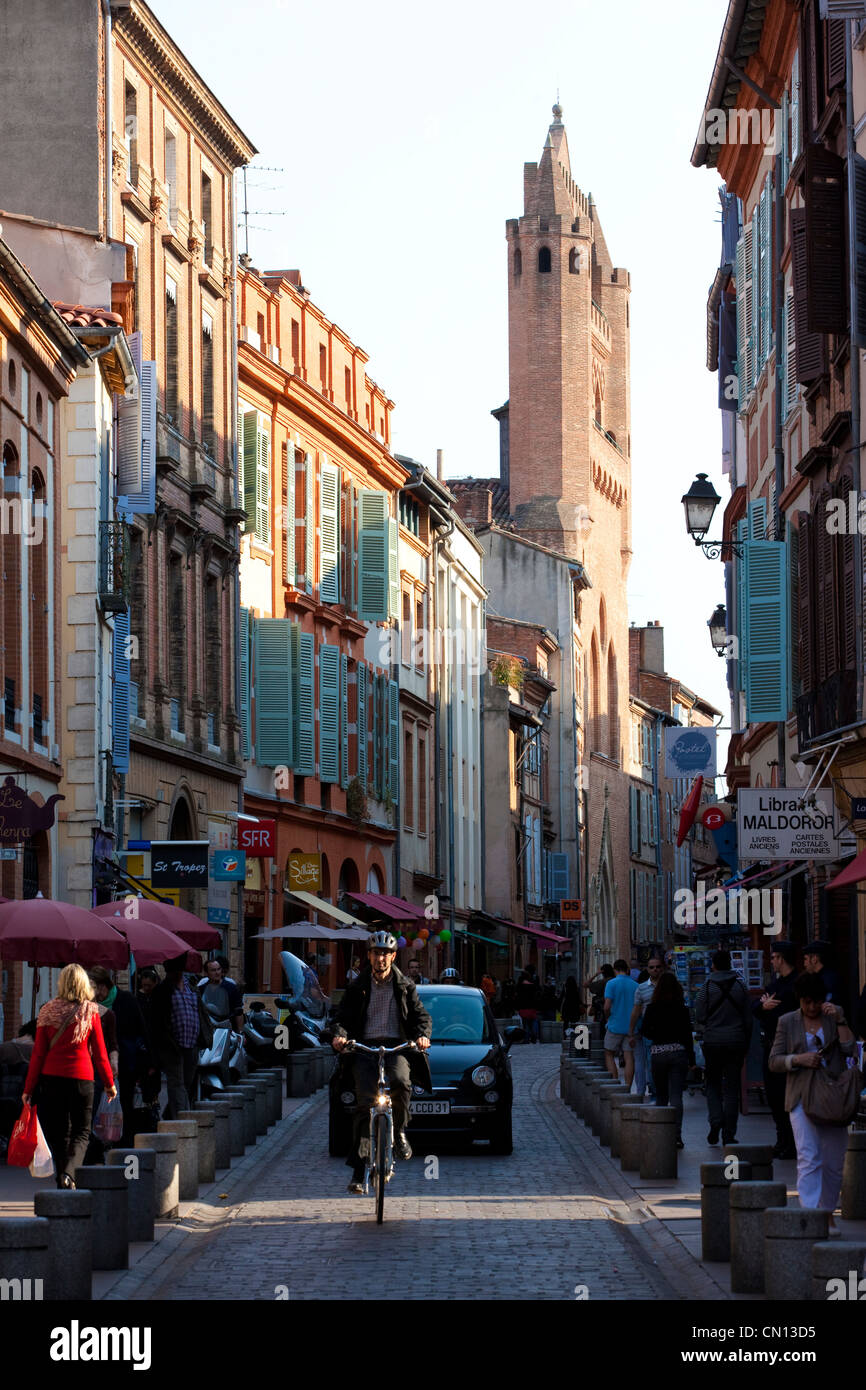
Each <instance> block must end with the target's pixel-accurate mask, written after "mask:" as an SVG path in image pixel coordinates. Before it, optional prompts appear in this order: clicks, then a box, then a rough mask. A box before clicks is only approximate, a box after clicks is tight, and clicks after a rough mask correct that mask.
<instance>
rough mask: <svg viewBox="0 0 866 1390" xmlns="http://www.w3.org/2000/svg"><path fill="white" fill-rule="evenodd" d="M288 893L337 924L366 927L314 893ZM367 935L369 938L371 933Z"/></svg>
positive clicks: (287, 890)
mask: <svg viewBox="0 0 866 1390" xmlns="http://www.w3.org/2000/svg"><path fill="white" fill-rule="evenodd" d="M286 893H287V894H288V896H289V897H290V898H297V899H298V901H299V902H302V903H303V904H304V907H308V908H311V909H312V911H313V912H323V913H324V914H325V916H326V917H333V918H334V921H335V922H342V923H343V924H344V926H347V927H363V925H364V923H363V922H359V921H358V918H357V917H353V916H352V914H351V913H350V912H343V911H342V909H341V908H339V907H334V906H333V905H332V904H331V903H326V902H325V901H324V899H323V898H317V897H316V896H315V895H314V894H313V893H304V892H302V890H301V889H300V888H287V889H286ZM422 915H423V914H422ZM367 935H368V936H369V932H368V933H367Z"/></svg>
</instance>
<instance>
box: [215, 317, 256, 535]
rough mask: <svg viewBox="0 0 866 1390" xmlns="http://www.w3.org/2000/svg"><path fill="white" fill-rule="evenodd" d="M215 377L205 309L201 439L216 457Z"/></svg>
mask: <svg viewBox="0 0 866 1390" xmlns="http://www.w3.org/2000/svg"><path fill="white" fill-rule="evenodd" d="M213 377H214V321H213V316H212V315H211V314H208V313H207V312H206V311H205V310H204V309H203V310H202V315H201V439H202V443H203V445H204V447H205V449H206V450H207V452H208V453H209V454H210V456H211V458H216V454H217V436H216V420H215V417H214V389H213V388H214V383H213ZM269 533H270V528H269Z"/></svg>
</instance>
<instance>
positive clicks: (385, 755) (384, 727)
mask: <svg viewBox="0 0 866 1390" xmlns="http://www.w3.org/2000/svg"><path fill="white" fill-rule="evenodd" d="M378 679H379V786H380V787H381V788H382V795H383V796H385V795H386V794H387V791H388V774H389V753H390V742H389V729H388V677H387V676H386V675H384V673H383V674H382V675H380V676H379V678H378Z"/></svg>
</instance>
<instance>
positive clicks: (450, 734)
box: [445, 563, 454, 960]
mask: <svg viewBox="0 0 866 1390" xmlns="http://www.w3.org/2000/svg"><path fill="white" fill-rule="evenodd" d="M449 577H450V563H449ZM453 604H454V585H453V584H452V583H449V584H448V638H447V641H446V648H447V645H448V642H450V641H451V639H452V636H453V633H454V607H453ZM448 673H449V681H448V685H449V699H448V711H447V716H446V720H445V729H446V751H447V757H448V898H449V901H450V903H451V909H450V911H451V916H450V922H451V941H452V943H453V941H454V701H453V699H452V698H451V690H453V685H454V672H453V670H452V663H451V661H450V660H449V662H448ZM451 950H452V952H453V950H454V947H453V944H452V947H451ZM453 958H454V957H453V955H452V960H453Z"/></svg>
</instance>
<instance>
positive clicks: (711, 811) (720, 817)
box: [701, 806, 728, 830]
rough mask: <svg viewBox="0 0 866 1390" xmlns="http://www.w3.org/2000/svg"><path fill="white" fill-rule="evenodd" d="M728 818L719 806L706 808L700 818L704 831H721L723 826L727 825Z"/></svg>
mask: <svg viewBox="0 0 866 1390" xmlns="http://www.w3.org/2000/svg"><path fill="white" fill-rule="evenodd" d="M727 823H728V817H727V816H726V815H725V813H724V811H723V810H722V808H721V806H708V807H707V809H706V810H705V811H704V814H703V815H702V816H701V825H702V826H704V828H705V829H706V830H721V828H722V826H723V825H727Z"/></svg>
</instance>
